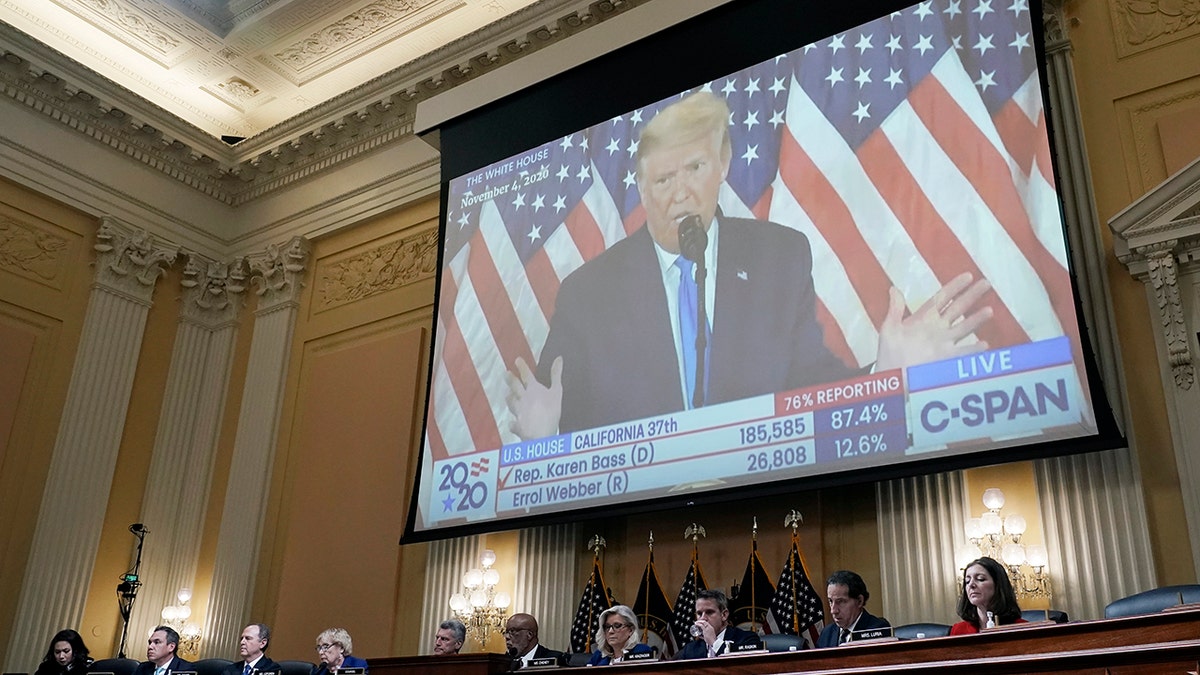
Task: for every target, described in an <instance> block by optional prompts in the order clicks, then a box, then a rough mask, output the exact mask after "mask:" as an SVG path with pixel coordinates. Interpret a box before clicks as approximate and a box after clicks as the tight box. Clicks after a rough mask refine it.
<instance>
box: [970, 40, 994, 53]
mask: <svg viewBox="0 0 1200 675" xmlns="http://www.w3.org/2000/svg"><path fill="white" fill-rule="evenodd" d="M995 48H996V47H995V46H994V45H992V36H991V35H980V36H979V42H977V43H975V46H974V47H972V49H978V50H979V55H980V56H983V55H984V54H986V53H987V50H989V49H995Z"/></svg>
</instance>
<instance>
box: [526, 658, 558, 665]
mask: <svg viewBox="0 0 1200 675" xmlns="http://www.w3.org/2000/svg"><path fill="white" fill-rule="evenodd" d="M548 666H554V667H557V666H558V659H556V658H554V657H553V656H547V657H545V658H541V659H529V666H528V667H529V668H545V667H548Z"/></svg>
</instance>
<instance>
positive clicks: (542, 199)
mask: <svg viewBox="0 0 1200 675" xmlns="http://www.w3.org/2000/svg"><path fill="white" fill-rule="evenodd" d="M529 206H530V207H531V208H533V212H534V213H537V212H538V211H541V210H542V209H544V208H546V196H545V195H538V196H536V197H534V198H533V203H532V204H530V205H529Z"/></svg>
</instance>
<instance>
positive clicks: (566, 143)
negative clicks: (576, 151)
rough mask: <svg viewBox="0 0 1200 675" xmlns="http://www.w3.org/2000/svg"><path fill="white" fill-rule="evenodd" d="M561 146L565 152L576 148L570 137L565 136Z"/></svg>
mask: <svg viewBox="0 0 1200 675" xmlns="http://www.w3.org/2000/svg"><path fill="white" fill-rule="evenodd" d="M559 145H560V146H562V149H563V152H566V151H567V150H570V149H571V148H573V147H575V142H574V141H572V140H571V137H570V136H563V139H562V141H561V142H559Z"/></svg>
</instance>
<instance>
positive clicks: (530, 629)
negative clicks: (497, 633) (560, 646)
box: [504, 614, 563, 668]
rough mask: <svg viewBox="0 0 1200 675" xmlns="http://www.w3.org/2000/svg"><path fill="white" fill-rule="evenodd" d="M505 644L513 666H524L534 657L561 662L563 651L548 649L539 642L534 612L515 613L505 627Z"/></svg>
mask: <svg viewBox="0 0 1200 675" xmlns="http://www.w3.org/2000/svg"><path fill="white" fill-rule="evenodd" d="M504 644H505V646H506V647H508V655H509V656H511V657H513V667H514V668H515V667H518V666H517V662H518V661H520V663H521V665H520V666H519V667H521V668H524V667H525V666H528V665H529V662H530V661H532V660H534V659H554V661H555V663H556V664H561V661H562V656H563V654H562V652H558V651H554V650H553V649H547V648H545V647H543V646H542V645H540V644H538V622H537V619H535V618H533V615H532V614H513V615H512V616H510V617H508V624H507V625H505V627H504Z"/></svg>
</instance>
